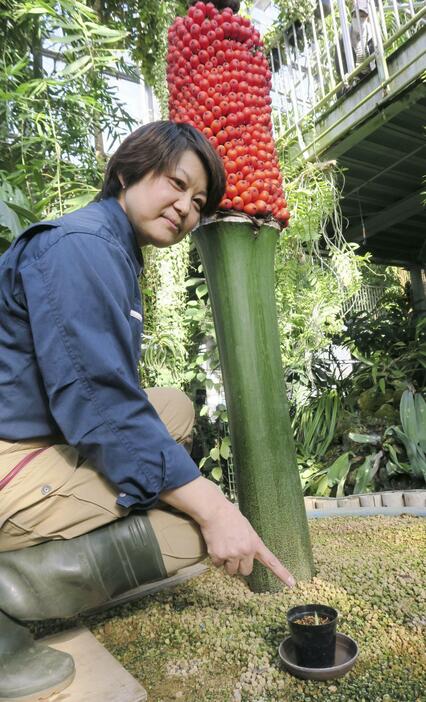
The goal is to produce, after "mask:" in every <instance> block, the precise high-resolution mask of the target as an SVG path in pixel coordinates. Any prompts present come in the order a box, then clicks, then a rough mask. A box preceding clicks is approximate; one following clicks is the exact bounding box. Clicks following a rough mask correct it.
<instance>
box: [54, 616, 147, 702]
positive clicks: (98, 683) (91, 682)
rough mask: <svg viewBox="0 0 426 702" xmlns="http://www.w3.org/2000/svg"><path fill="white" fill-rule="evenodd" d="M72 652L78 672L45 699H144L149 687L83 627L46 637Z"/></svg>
mask: <svg viewBox="0 0 426 702" xmlns="http://www.w3.org/2000/svg"><path fill="white" fill-rule="evenodd" d="M43 641H44V643H47V644H48V645H49V646H52V647H53V648H56V649H59V650H60V651H65V652H66V653H70V654H71V655H72V657H73V658H74V661H75V667H76V675H75V678H74V680H73V682H72V683H71V685H69V686H68V687H67V688H65V689H64V690H62V692H58V693H57V694H54V695H51V696H50V697H48V698H46V699H44V700H43V702H145V701H146V700H147V699H148V698H147V693H146V690H145V689H144V688H143V687H142V685H140V684H139V683H138V682H137V680H135V678H134V677H133V676H132V675H130V673H128V672H127V670H125V669H124V668H123V666H122V665H120V663H119V662H118V661H117V660H116V659H115V658H114V656H112V655H111V654H110V653H109V652H108V651H107V650H106V648H104V647H103V646H102V644H100V643H99V641H97V640H96V639H95V637H94V636H93V634H91V633H90V631H89V630H88V629H86V628H84V627H82V628H79V629H69V630H68V631H63V632H61V633H60V634H55V635H53V636H48V637H47V638H45V639H43Z"/></svg>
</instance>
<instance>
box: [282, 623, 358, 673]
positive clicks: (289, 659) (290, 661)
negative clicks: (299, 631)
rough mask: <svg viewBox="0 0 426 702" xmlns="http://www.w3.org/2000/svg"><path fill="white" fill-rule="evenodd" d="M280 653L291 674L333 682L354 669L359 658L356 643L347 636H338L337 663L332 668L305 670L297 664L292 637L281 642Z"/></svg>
mask: <svg viewBox="0 0 426 702" xmlns="http://www.w3.org/2000/svg"><path fill="white" fill-rule="evenodd" d="M278 653H279V655H280V658H281V660H282V662H283V665H284V667H285V668H286V670H288V672H289V673H291V674H292V675H295V676H296V677H297V678H303V680H333V679H334V678H341V677H342V676H343V675H346V673H347V672H348V671H349V670H350V669H351V668H352V667H353V665H354V663H355V661H356V659H357V658H358V653H359V651H358V645H357V643H356V641H354V640H353V639H351V638H350V636H346V634H339V633H337V634H336V657H335V663H334V665H333V666H331V667H330V668H304V667H303V666H301V665H297V663H296V654H295V651H294V646H293V641H292V639H291V636H288V637H287V638H286V639H284V641H282V642H281V644H280V646H279V649H278Z"/></svg>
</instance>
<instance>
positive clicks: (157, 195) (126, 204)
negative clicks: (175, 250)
mask: <svg viewBox="0 0 426 702" xmlns="http://www.w3.org/2000/svg"><path fill="white" fill-rule="evenodd" d="M120 180H121V179H120ZM207 182H208V181H207V174H206V171H205V170H204V166H203V164H202V162H201V161H200V159H199V158H198V156H197V155H196V154H195V153H194V152H193V151H189V150H188V151H184V152H183V154H182V156H181V157H180V159H179V161H178V163H177V164H176V166H175V167H173V168H171V170H170V172H167V173H161V174H160V175H155V174H153V173H152V172H151V173H147V174H146V175H145V176H144V177H143V178H141V180H139V181H138V182H137V183H134V184H133V185H130V186H129V187H128V188H123V190H122V191H121V193H120V195H119V197H118V202H119V203H120V205H121V207H122V208H123V210H124V211H125V213H126V215H127V216H128V218H129V220H130V223H131V224H132V226H133V229H134V230H135V232H136V237H137V240H138V244H139V246H147V245H148V244H152V246H157V247H158V248H160V249H161V248H164V247H166V246H172V245H173V244H177V243H178V242H179V241H181V240H182V239H183V238H184V236H185V234H187V233H188V232H190V231H191V230H192V229H194V228H195V227H196V226H197V224H198V223H199V221H200V213H201V210H202V209H203V207H204V205H205V204H206V201H207ZM122 184H123V183H122Z"/></svg>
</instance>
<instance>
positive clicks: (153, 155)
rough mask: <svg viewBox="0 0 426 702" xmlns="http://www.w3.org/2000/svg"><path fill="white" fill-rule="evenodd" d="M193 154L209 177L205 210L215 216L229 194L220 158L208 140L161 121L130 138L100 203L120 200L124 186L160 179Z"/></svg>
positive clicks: (111, 165) (113, 163) (112, 164)
mask: <svg viewBox="0 0 426 702" xmlns="http://www.w3.org/2000/svg"><path fill="white" fill-rule="evenodd" d="M188 150H190V151H193V152H194V153H195V154H196V155H197V156H198V158H199V159H200V161H201V162H202V164H203V166H204V168H205V170H206V174H207V201H206V204H205V206H204V207H203V209H202V214H203V215H205V216H208V215H212V214H213V213H214V212H215V211H216V209H217V207H218V205H219V202H220V201H221V199H222V197H223V194H224V192H225V185H226V176H225V170H224V167H223V163H222V160H221V158H220V156H219V155H218V154H217V153H216V151H215V150H214V148H213V146H212V145H211V144H210V142H209V141H208V139H206V137H205V136H204V134H202V133H201V132H199V131H198V129H195V127H192V126H191V125H190V124H184V123H182V122H170V121H168V120H160V121H157V122H151V123H150V124H145V125H144V126H143V127H139V129H136V131H134V132H132V134H129V136H128V137H126V139H125V140H124V141H123V143H122V144H120V146H119V147H118V149H117V151H116V152H115V153H114V154H113V155H112V156H111V158H110V160H109V162H108V166H107V169H106V172H105V177H104V182H103V186H102V190H101V192H100V194H99V196H98V199H99V200H100V199H105V198H107V197H117V196H118V195H119V193H120V191H121V189H122V185H121V183H120V180H119V175H120V176H121V178H122V179H123V182H124V185H125V186H126V187H129V186H130V185H134V183H137V182H138V181H139V180H141V178H143V177H144V176H145V175H146V174H147V173H154V174H156V175H160V174H161V173H165V172H167V171H168V170H170V169H171V168H173V167H174V166H176V164H177V162H178V161H179V159H180V157H181V156H182V154H183V153H184V151H188Z"/></svg>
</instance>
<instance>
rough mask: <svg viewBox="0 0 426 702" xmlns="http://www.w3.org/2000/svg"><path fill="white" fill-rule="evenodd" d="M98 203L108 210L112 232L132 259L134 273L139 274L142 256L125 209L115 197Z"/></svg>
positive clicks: (141, 268)
mask: <svg viewBox="0 0 426 702" xmlns="http://www.w3.org/2000/svg"><path fill="white" fill-rule="evenodd" d="M99 204H100V205H101V206H102V207H103V208H104V209H105V210H106V211H107V212H108V215H109V216H110V217H111V218H112V220H113V222H114V225H115V226H114V234H116V236H117V239H119V240H120V242H121V244H122V245H123V246H124V248H125V249H126V251H127V253H128V254H129V256H130V257H131V259H132V261H133V265H134V267H135V271H136V275H140V274H141V272H142V271H143V256H142V251H141V249H140V247H139V246H138V242H137V239H136V234H135V230H134V229H133V227H132V225H131V224H130V221H129V218H128V217H127V215H126V213H125V211H124V210H123V208H122V207H121V205H120V204H119V203H118V200H117V199H116V198H115V197H109V198H107V199H106V200H101V201H100V202H99Z"/></svg>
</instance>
